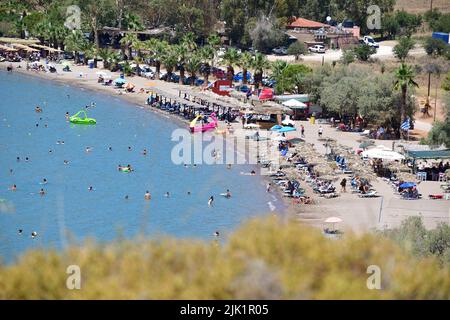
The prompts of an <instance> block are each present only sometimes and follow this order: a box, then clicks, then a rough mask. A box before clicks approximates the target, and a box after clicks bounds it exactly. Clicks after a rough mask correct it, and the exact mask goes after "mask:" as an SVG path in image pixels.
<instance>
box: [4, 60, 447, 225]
mask: <svg viewBox="0 0 450 320" xmlns="http://www.w3.org/2000/svg"><path fill="white" fill-rule="evenodd" d="M9 64H10V63H0V68H3V69H6V66H7V65H9ZM13 66H14V72H20V73H24V74H28V75H32V76H38V77H43V78H45V79H49V80H52V81H57V82H61V83H64V84H69V85H71V86H78V87H81V88H84V89H88V90H95V91H98V92H103V93H105V94H108V95H110V96H111V97H112V98H120V99H125V100H127V101H128V102H131V103H132V104H135V105H137V106H139V107H146V109H149V110H151V111H154V112H158V113H160V114H161V115H162V116H164V117H170V118H171V119H174V121H177V122H179V123H180V126H187V121H184V120H182V119H180V118H179V117H175V116H173V117H172V116H170V115H168V114H167V113H164V112H163V111H160V110H158V109H156V108H149V107H148V106H147V105H146V104H145V101H146V99H147V96H148V95H147V94H142V93H138V92H139V90H140V89H141V88H144V89H146V90H149V91H152V88H154V90H155V91H157V92H158V93H160V94H164V93H166V94H168V95H172V96H178V94H179V90H182V89H183V88H186V86H181V85H179V84H176V83H168V82H164V81H160V80H149V79H146V78H143V77H137V76H134V77H127V80H129V81H131V82H132V83H134V84H135V85H136V87H135V92H134V93H122V94H119V92H120V91H123V90H120V89H116V88H114V86H104V85H101V84H99V83H98V82H97V78H98V75H97V74H96V73H97V72H99V71H102V72H105V73H106V74H107V75H109V76H111V79H115V78H117V77H118V76H119V73H112V72H110V71H108V70H104V69H101V68H97V69H89V68H88V67H87V66H76V65H73V66H71V69H72V72H63V71H62V66H61V65H56V69H57V73H44V72H35V71H27V70H26V62H21V63H13ZM19 66H20V68H19ZM100 66H101V62H100V63H99V67H100ZM130 79H131V80H130ZM149 83H150V85H149ZM201 94H202V93H201V92H200V91H199V92H198V95H199V96H201ZM301 124H302V125H304V127H305V137H304V140H305V142H307V143H311V144H314V149H315V151H316V152H317V154H318V155H319V156H320V155H322V156H323V155H325V153H326V148H325V147H324V144H323V141H319V139H318V136H317V130H318V127H319V124H317V123H316V124H311V123H309V122H307V121H296V127H297V128H298V127H299V126H300V125H301ZM232 126H233V129H234V131H235V135H236V139H238V140H239V139H245V133H244V131H243V130H238V129H240V128H241V124H240V123H238V122H235V123H233V124H232ZM225 128H226V127H225V124H224V122H222V121H221V122H219V129H221V130H224V129H225ZM323 129H324V133H323V136H324V138H326V137H330V138H333V139H336V140H338V141H339V143H340V144H341V145H344V146H347V147H349V148H353V149H356V148H357V147H358V145H359V144H360V142H359V141H358V140H359V139H360V137H359V136H358V135H357V134H354V133H348V132H340V131H339V132H338V131H336V129H335V128H332V127H330V126H329V125H323ZM293 135H294V136H297V137H299V136H300V132H299V131H296V132H294V133H293ZM247 140H248V139H247ZM256 144H257V142H255V141H250V145H249V147H250V148H256V147H257V145H256ZM376 144H377V145H378V144H383V145H384V146H386V147H391V145H392V141H385V140H377V141H376ZM239 145H240V144H238V146H239ZM245 151H246V150H242V149H241V150H238V152H245ZM263 152H265V151H263ZM341 178H342V177H339V179H341ZM338 182H339V181H337V182H335V186H336V187H338ZM372 185H373V187H374V188H375V189H376V190H377V192H378V193H379V194H380V195H381V197H378V198H370V199H361V198H359V197H358V196H357V195H356V194H351V193H350V192H348V193H343V194H340V196H339V197H337V198H333V199H325V198H319V197H316V196H315V195H314V194H313V192H312V190H311V189H310V188H309V187H308V186H307V185H302V187H305V189H306V190H307V195H308V196H311V197H312V198H313V199H314V200H315V204H313V205H298V204H292V202H291V201H289V200H287V199H286V201H285V202H286V205H287V206H288V210H287V213H288V216H289V217H293V218H294V219H295V220H298V221H301V222H303V223H307V224H310V225H313V226H317V227H320V228H322V227H324V223H323V221H324V220H325V219H326V218H328V217H330V216H336V217H340V218H341V219H342V220H343V221H344V222H343V223H342V228H343V229H345V230H348V231H349V230H351V231H353V232H357V233H359V232H365V231H369V230H374V229H382V228H392V227H395V226H398V225H399V223H400V222H401V221H402V220H403V219H405V218H407V217H408V216H417V215H421V216H422V217H423V221H424V224H425V226H427V227H429V228H433V227H434V226H435V225H436V224H437V223H439V222H447V223H448V222H449V220H450V208H449V205H448V201H445V200H442V201H439V200H437V201H436V200H428V199H427V195H428V194H436V193H440V188H439V183H437V182H422V183H421V184H420V186H419V191H420V192H421V193H422V194H423V195H425V196H424V197H423V199H420V200H415V201H405V200H401V199H399V197H398V196H397V195H395V194H394V192H393V190H392V188H391V187H390V186H389V185H388V184H387V183H386V182H385V181H383V180H382V179H379V178H377V179H376V180H375V181H372Z"/></svg>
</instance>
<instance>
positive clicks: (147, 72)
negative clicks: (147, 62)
mask: <svg viewBox="0 0 450 320" xmlns="http://www.w3.org/2000/svg"><path fill="white" fill-rule="evenodd" d="M140 69H141V76H143V77H146V78H148V79H154V78H155V72H154V71H153V70H152V69H151V68H150V67H149V66H140Z"/></svg>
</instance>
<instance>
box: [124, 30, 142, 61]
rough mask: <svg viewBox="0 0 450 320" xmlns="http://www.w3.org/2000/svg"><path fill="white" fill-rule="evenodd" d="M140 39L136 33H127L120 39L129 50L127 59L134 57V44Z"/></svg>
mask: <svg viewBox="0 0 450 320" xmlns="http://www.w3.org/2000/svg"><path fill="white" fill-rule="evenodd" d="M138 41H139V39H138V37H137V35H136V34H135V33H126V34H125V35H124V36H123V38H122V39H120V41H119V42H120V44H121V45H122V46H123V47H124V48H126V50H127V51H128V57H127V59H126V60H131V59H133V52H132V48H133V44H135V43H137V42H138Z"/></svg>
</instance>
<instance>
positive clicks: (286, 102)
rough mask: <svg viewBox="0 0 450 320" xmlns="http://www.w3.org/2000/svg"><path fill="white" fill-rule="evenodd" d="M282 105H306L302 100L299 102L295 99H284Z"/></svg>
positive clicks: (295, 106) (301, 106)
mask: <svg viewBox="0 0 450 320" xmlns="http://www.w3.org/2000/svg"><path fill="white" fill-rule="evenodd" d="M282 105H284V106H286V107H294V108H307V107H308V106H307V105H306V104H304V103H303V102H300V101H298V100H296V99H289V100H288V101H285V102H283V103H282Z"/></svg>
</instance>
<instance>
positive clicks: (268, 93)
mask: <svg viewBox="0 0 450 320" xmlns="http://www.w3.org/2000/svg"><path fill="white" fill-rule="evenodd" d="M270 99H273V90H272V89H262V90H261V93H260V95H259V100H270Z"/></svg>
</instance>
